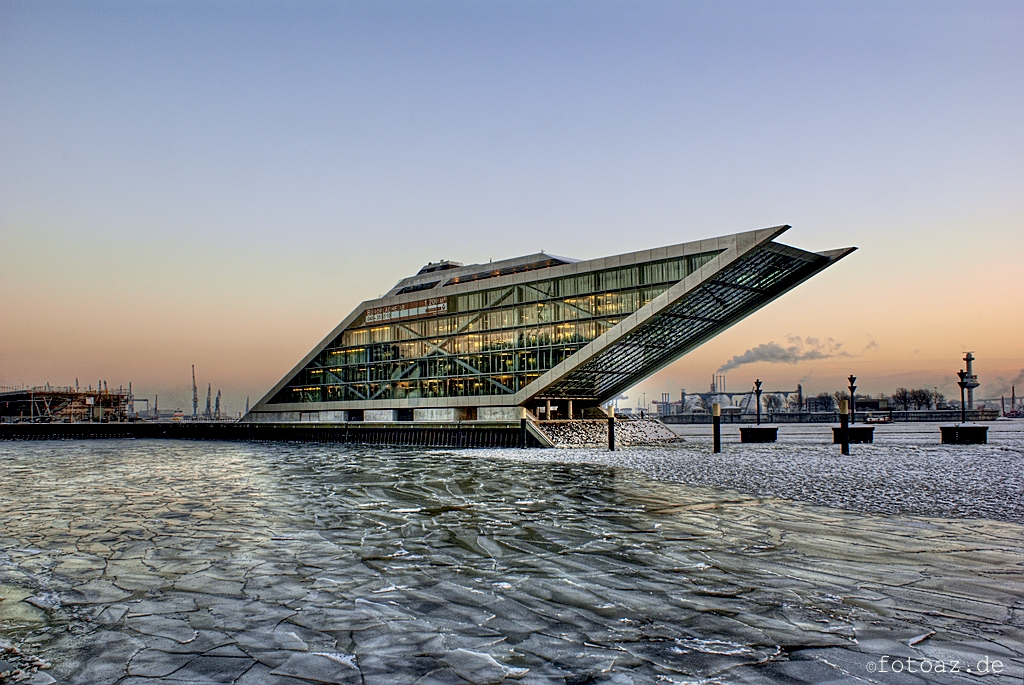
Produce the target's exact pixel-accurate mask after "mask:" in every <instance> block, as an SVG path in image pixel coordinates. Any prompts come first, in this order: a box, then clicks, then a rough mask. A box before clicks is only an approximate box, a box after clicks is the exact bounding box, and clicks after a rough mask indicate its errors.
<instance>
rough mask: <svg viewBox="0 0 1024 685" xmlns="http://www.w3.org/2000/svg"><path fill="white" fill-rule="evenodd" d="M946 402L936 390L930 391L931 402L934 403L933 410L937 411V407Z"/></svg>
mask: <svg viewBox="0 0 1024 685" xmlns="http://www.w3.org/2000/svg"><path fill="white" fill-rule="evenodd" d="M945 401H946V396H945V395H943V394H942V393H941V392H939V391H938V390H934V391H932V402H933V403H935V408H936V409H938V408H939V405H940V404H942V403H943V402H945Z"/></svg>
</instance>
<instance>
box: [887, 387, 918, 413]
mask: <svg viewBox="0 0 1024 685" xmlns="http://www.w3.org/2000/svg"><path fill="white" fill-rule="evenodd" d="M913 398H914V396H913V393H911V392H910V391H909V390H907V389H906V388H897V389H896V392H894V393H893V394H892V403H893V404H895V405H896V406H897V407H900V408H902V409H903V411H907V410H908V409H910V404H911V403H912V402H913V401H914V399H913Z"/></svg>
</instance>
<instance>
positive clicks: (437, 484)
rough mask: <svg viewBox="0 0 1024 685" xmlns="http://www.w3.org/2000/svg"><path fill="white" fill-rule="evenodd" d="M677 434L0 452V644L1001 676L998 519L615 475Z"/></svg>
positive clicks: (599, 671)
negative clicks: (928, 668)
mask: <svg viewBox="0 0 1024 685" xmlns="http://www.w3.org/2000/svg"><path fill="white" fill-rule="evenodd" d="M1001 439H1002V440H1004V442H1005V436H1004V437H1003V438H1001ZM693 444H694V441H690V442H688V443H685V444H684V445H683V446H678V447H674V448H664V449H662V450H651V449H637V450H622V451H620V452H616V453H614V454H609V453H606V452H596V451H595V452H591V453H587V452H585V451H574V452H567V451H564V450H558V451H556V450H549V451H545V452H539V451H518V450H509V451H487V450H475V451H472V452H469V451H465V452H454V453H453V452H446V451H443V450H430V451H424V450H416V449H394V448H392V449H371V448H364V447H356V446H340V445H337V446H317V445H256V444H235V443H188V442H169V441H168V442H163V441H104V442H59V443H58V442H54V443H45V442H43V443H8V444H4V445H2V446H0V459H3V463H5V465H6V471H5V485H7V487H6V488H5V497H4V498H2V499H0V521H2V522H3V528H2V529H0V562H2V563H0V583H2V584H7V585H10V586H15V587H21V588H25V592H24V593H22V594H24V595H25V597H55V598H56V601H53V602H47V603H46V604H47V606H48V607H50V608H49V609H48V613H47V614H46V616H47V623H48V625H46V626H45V628H40V627H39V624H38V623H33V624H31V625H24V626H21V627H18V626H13V625H3V626H2V627H0V631H2V633H3V634H2V635H0V637H6V638H7V639H13V640H15V641H16V642H18V641H20V642H19V644H21V646H22V647H23V648H24V649H29V650H32V651H33V652H35V653H38V654H40V656H42V657H43V658H45V659H46V660H47V661H50V662H52V663H53V664H54V665H53V668H52V669H50V671H49V672H50V673H51V674H52V675H53V676H54V677H56V678H57V679H58V680H59V681H60V682H67V683H94V682H106V683H115V682H119V681H120V682H125V683H128V682H131V683H141V682H188V681H193V682H232V681H237V682H239V683H242V682H264V681H265V682H282V683H283V682H292V683H296V682H318V679H320V680H319V682H330V681H332V680H333V681H338V682H349V681H352V682H363V683H370V682H397V683H402V682H409V683H414V682H417V681H419V682H424V683H426V682H475V681H479V682H492V681H493V682H499V681H505V682H516V681H519V682H523V683H527V682H549V683H556V682H565V681H566V680H571V681H579V680H587V679H588V678H589V679H593V680H594V681H595V682H609V683H613V682H623V683H625V682H634V683H640V682H645V683H655V682H672V681H675V682H696V681H699V680H708V679H710V680H712V681H717V682H723V683H724V682H737V683H738V682H766V681H773V680H778V681H787V682H793V681H794V680H796V681H798V682H799V681H800V680H803V681H805V682H814V681H816V680H820V679H821V678H825V677H828V678H831V679H834V680H837V681H838V680H844V679H845V680H846V681H849V682H856V681H858V680H864V681H866V680H867V679H868V677H869V673H868V672H867V670H866V664H867V663H869V662H871V661H872V660H877V659H878V658H879V656H880V655H882V654H886V655H890V656H891V657H897V656H899V657H902V658H916V659H918V660H920V659H925V658H932V659H939V658H960V659H968V658H970V659H977V658H980V657H981V656H984V655H989V656H990V658H1000V659H1002V660H1003V661H1004V663H1006V664H1008V673H1015V674H1016V677H1017V678H1018V679H1019V677H1020V674H1021V672H1022V670H1024V664H1022V662H1021V654H1022V652H1024V646H1022V643H1024V627H1022V626H1024V618H1022V612H1024V606H1022V605H1021V604H1020V600H1019V597H1020V596H1024V573H1022V567H1021V562H1022V560H1024V554H1022V552H1024V544H1022V542H1021V541H1022V540H1024V535H1022V533H1024V529H1022V528H1021V526H1019V525H1016V524H1013V523H1001V522H995V521H986V520H959V521H958V520H939V519H927V518H920V517H918V518H906V517H904V518H882V517H878V516H871V515H865V514H860V513H856V512H852V511H846V510H840V509H828V508H825V507H820V506H810V505H806V504H800V503H795V502H788V501H782V500H778V499H767V500H766V499H758V498H756V497H752V496H747V495H740V494H737V493H736V492H735V491H734V490H733V491H724V490H723V491H718V490H713V489H709V488H697V487H689V486H685V485H681V484H676V483H666V482H659V481H657V480H651V479H649V478H648V477H646V476H644V475H641V474H639V473H637V468H630V469H626V468H620V467H622V466H629V467H636V465H637V464H641V465H642V464H645V463H654V464H656V465H659V466H658V468H662V467H664V465H665V463H668V461H670V459H669V457H671V456H672V455H673V454H675V455H676V458H681V457H679V455H680V454H684V456H685V450H693V449H697V453H698V456H700V455H701V454H702V453H701V452H700V448H699V445H698V447H697V448H694V447H693ZM1004 446H1005V445H1004ZM798 447H799V446H798ZM862 447H866V446H859V447H858V449H860V448H862ZM759 449H760V448H759ZM788 449H793V446H792V445H790V446H789V448H788ZM800 449H803V448H800ZM823 449H824V448H823ZM812 451H813V450H812ZM658 455H661V456H658ZM666 455H667V456H666ZM703 456H705V457H706V456H709V455H703ZM997 457H998V459H1004V460H1005V459H1011V458H1012V457H1013V455H1012V454H1011V455H1009V456H1008V455H1007V454H1000V455H997ZM687 458H688V459H689V458H690V457H687ZM794 458H796V457H794ZM815 458H816V457H815ZM553 459H557V460H560V462H562V463H558V462H555V461H552V460H553ZM602 460H604V461H605V462H606V463H602ZM616 460H621V461H616ZM659 460H660V461H659ZM567 461H571V462H575V463H565V462H567ZM588 461H589V462H593V463H586V462H588ZM869 461H870V460H869ZM999 463H1001V462H999ZM746 468H748V469H752V468H753V466H752V465H751V464H748V465H747V466H746ZM771 468H775V467H774V466H773V467H771ZM836 468H837V472H839V475H840V476H841V475H842V473H843V472H844V471H843V469H844V468H845V466H844V465H839V466H837V467H836ZM972 468H974V467H972ZM639 470H644V469H639ZM648 470H650V469H648ZM762 470H764V469H762ZM794 477H795V476H794ZM17 596H18V597H20V596H21V594H19V595H17ZM12 598H13V595H12ZM19 603H20V601H19ZM29 609H31V610H33V611H40V610H38V609H37V608H36V607H34V606H32V607H29ZM12 615H17V612H14V614H12ZM931 631H935V634H934V635H932V636H931V637H929V638H927V639H924V640H922V641H920V642H918V643H915V644H913V645H910V644H908V643H909V642H911V641H913V640H915V639H916V638H917V637H918V636H921V635H925V634H927V633H930V632H931ZM325 655H333V656H325ZM338 659H341V661H338ZM1013 669H1016V671H1014V670H1013ZM275 679H277V680H275ZM932 679H933V680H937V681H939V682H943V678H942V677H938V676H933V678H932ZM988 681H990V682H1000V680H999V678H991V677H990V678H989V679H988ZM945 682H950V683H952V682H960V680H959V679H958V678H954V677H952V676H950V677H948V678H946V679H945Z"/></svg>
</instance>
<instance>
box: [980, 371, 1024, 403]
mask: <svg viewBox="0 0 1024 685" xmlns="http://www.w3.org/2000/svg"><path fill="white" fill-rule="evenodd" d="M1012 387H1016V388H1017V397H1020V396H1021V395H1024V369H1021V370H1020V373H1018V374H1017V377H1016V378H1013V379H1006V378H1003V377H1002V376H999V377H997V378H994V379H992V380H991V381H989V382H988V383H982V385H981V387H980V388H978V390H979V391H980V392H978V395H981V396H982V397H987V398H997V397H999V396H1000V395H1006V396H1007V397H1009V396H1010V389H1011V388H1012ZM976 396H977V395H976Z"/></svg>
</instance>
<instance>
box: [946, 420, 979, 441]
mask: <svg viewBox="0 0 1024 685" xmlns="http://www.w3.org/2000/svg"><path fill="white" fill-rule="evenodd" d="M939 431H940V432H941V433H942V444H943V445H987V444H988V426H979V425H977V424H970V423H959V424H957V425H955V426H939Z"/></svg>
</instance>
